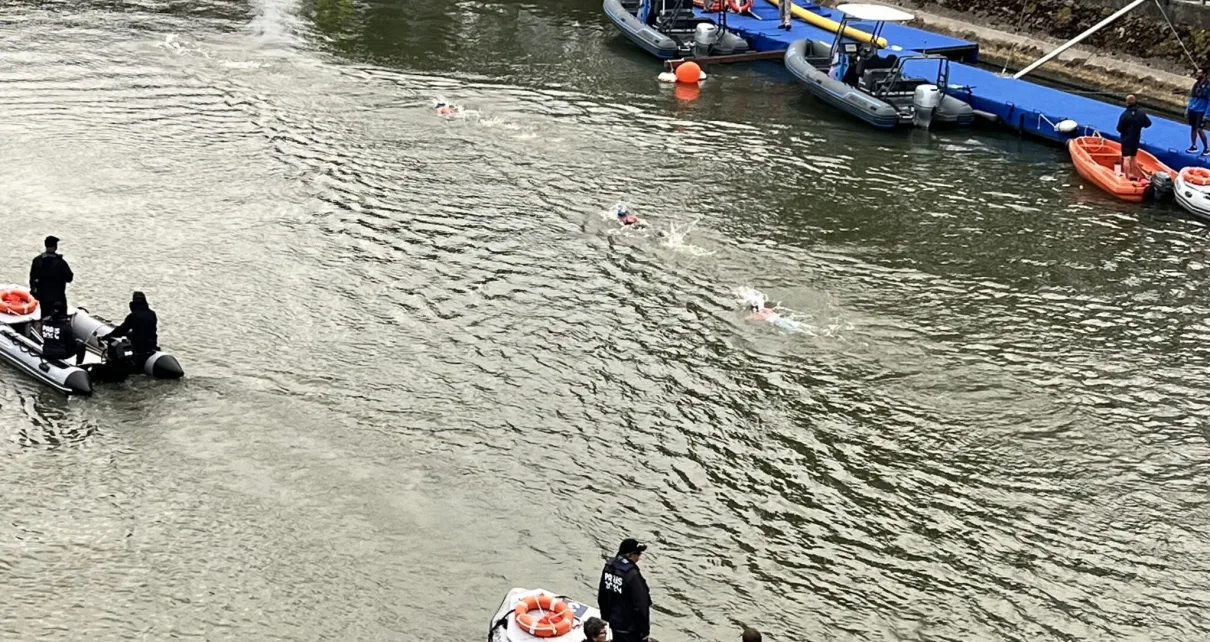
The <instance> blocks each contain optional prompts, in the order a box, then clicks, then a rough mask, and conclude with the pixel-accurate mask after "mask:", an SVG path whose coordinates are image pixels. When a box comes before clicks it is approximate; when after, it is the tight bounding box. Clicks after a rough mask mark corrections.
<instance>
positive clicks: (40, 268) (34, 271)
mask: <svg viewBox="0 0 1210 642" xmlns="http://www.w3.org/2000/svg"><path fill="white" fill-rule="evenodd" d="M74 278H75V275H74V274H72V273H71V266H69V265H67V261H66V260H64V259H63V256H62V255H61V254H59V239H58V238H56V237H54V236H48V237H46V251H45V252H43V253H41V254H39V255H38V256H36V257H34V262H33V264H32V265H31V266H30V268H29V291H30V294H32V295H34V298H35V299H37V300H38V305H39V307H41V308H42V316H43V317H45V316H46V315H47V314H49V309H50V308H51V307H52V306H53V305H54V304H55V303H56V302H62V303H63V309H64V311H66V310H67V284H68V283H71V281H72V279H74Z"/></svg>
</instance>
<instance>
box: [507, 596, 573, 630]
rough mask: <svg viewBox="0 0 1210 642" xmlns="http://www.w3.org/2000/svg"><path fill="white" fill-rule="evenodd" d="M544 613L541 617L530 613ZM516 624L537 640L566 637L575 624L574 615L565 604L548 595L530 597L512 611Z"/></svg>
mask: <svg viewBox="0 0 1210 642" xmlns="http://www.w3.org/2000/svg"><path fill="white" fill-rule="evenodd" d="M538 610H541V611H546V614H545V615H543V616H542V617H538V615H537V614H536V613H530V611H538ZM513 616H514V617H516V618H517V624H518V625H520V626H521V628H522V629H523V630H524V631H525V632H526V633H528V634H530V635H532V636H534V637H539V638H555V637H559V636H560V635H567V634H568V633H569V632H571V627H572V626H574V625H575V623H576V614H575V613H574V612H573V611H572V610H571V607H570V606H568V605H567V602H564V601H563V600H560V599H559V598H557V597H552V596H550V595H545V594H543V595H531V596H529V597H527V598H525V599H523V600H521V603H520V604H518V605H517V608H515V609H513Z"/></svg>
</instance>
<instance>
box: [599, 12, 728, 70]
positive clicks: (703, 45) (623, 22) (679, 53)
mask: <svg viewBox="0 0 1210 642" xmlns="http://www.w3.org/2000/svg"><path fill="white" fill-rule="evenodd" d="M647 2H648V3H649V5H650V6H649V8H648V11H649V13H648V14H647V15H641V14H640V12H641V11H643V6H642V3H641V2H640V0H605V4H604V9H605V16H606V17H608V18H609V21H610V22H612V23H613V25H614V26H615V27H617V28H618V30H619V31H621V32H622V33H623V34H624V35H625V36H626V37H627V38H629V39H630V41H631V42H633V43H634V44H636V45H638V46H640V47H642V48H643V49H645V50H646V51H647V52H648V53H650V54H651V55H653V56H655V57H656V58H659V59H661V60H671V59H673V58H681V57H684V56H698V57H701V56H710V55H720V56H721V55H728V54H736V53H744V52H745V51H748V41H746V40H744V39H743V38H741V37H739V36H738V35H737V34H735V33H734V32H731V31H722V32H720V31H719V29H718V27H717V26H716V25H715V24H714V23H713V22H711V21H710V20H709V19H707V18H699V17H697V15H696V14H695V13H694V12H693V3H692V2H691V1H690V0H647ZM644 18H646V20H644Z"/></svg>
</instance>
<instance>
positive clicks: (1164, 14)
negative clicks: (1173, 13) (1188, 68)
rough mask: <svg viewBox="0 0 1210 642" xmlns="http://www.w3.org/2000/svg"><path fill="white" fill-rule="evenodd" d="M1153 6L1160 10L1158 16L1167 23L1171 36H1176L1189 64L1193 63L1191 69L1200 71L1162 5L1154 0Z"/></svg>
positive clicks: (1157, 0) (1158, 0)
mask: <svg viewBox="0 0 1210 642" xmlns="http://www.w3.org/2000/svg"><path fill="white" fill-rule="evenodd" d="M1155 6H1156V8H1157V9H1159V10H1160V15H1161V16H1164V22H1167V23H1168V28H1169V29H1171V30H1172V35H1174V36H1176V42H1177V44H1179V45H1180V46H1181V49H1183V50H1184V51H1185V55H1186V56H1188V57H1189V62H1191V63H1193V69H1194V70H1195V71H1196V70H1198V69H1200V68H1201V67H1200V65H1198V64H1197V60H1195V59H1194V58H1193V54H1191V53H1189V48H1188V47H1186V46H1185V42H1184V41H1183V40H1181V34H1179V33H1177V31H1176V25H1174V24H1172V21H1171V20H1169V19H1168V12H1167V11H1164V5H1163V3H1161V2H1160V0H1155Z"/></svg>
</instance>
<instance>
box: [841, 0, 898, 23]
mask: <svg viewBox="0 0 1210 642" xmlns="http://www.w3.org/2000/svg"><path fill="white" fill-rule="evenodd" d="M836 10H837V11H839V12H841V13H843V14H845V15H846V16H848V17H850V18H852V19H854V20H861V21H863V22H909V21H912V20H915V19H916V16H913V15H912V14H910V13H907V12H904V11H900V10H898V9H895V8H892V7H884V6H882V5H880V4H842V5H840V6H839V7H836Z"/></svg>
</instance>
